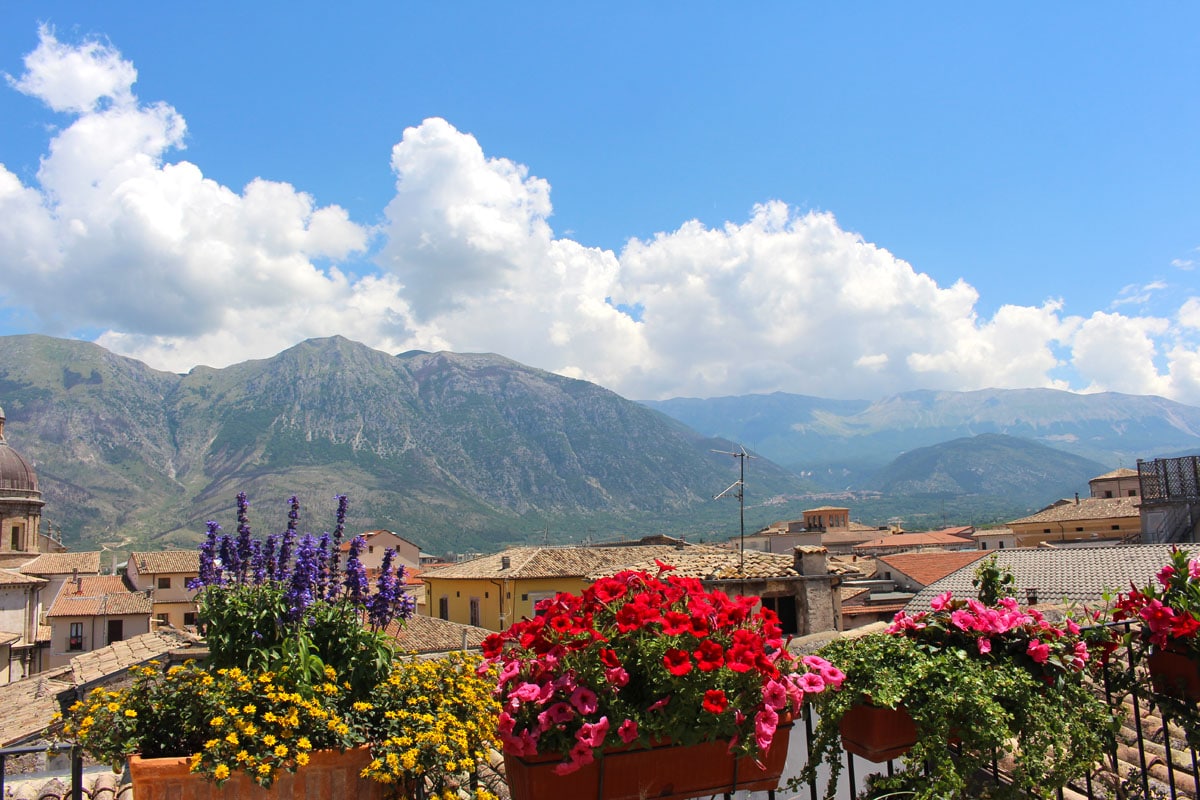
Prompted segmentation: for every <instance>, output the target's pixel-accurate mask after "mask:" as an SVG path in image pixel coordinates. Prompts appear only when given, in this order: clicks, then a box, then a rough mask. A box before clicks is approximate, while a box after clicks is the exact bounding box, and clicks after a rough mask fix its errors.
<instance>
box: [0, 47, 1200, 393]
mask: <svg viewBox="0 0 1200 800" xmlns="http://www.w3.org/2000/svg"><path fill="white" fill-rule="evenodd" d="M136 77H137V72H136V70H135V69H134V67H133V65H132V64H131V63H129V62H128V61H126V60H124V59H123V58H122V56H121V54H120V53H119V52H117V51H116V50H115V49H113V48H112V47H111V46H109V45H107V44H103V43H100V42H98V41H94V40H89V41H84V42H82V43H80V44H75V45H69V44H63V43H61V42H59V41H58V40H57V39H56V38H55V36H54V34H53V32H52V31H50V30H49V29H42V30H41V31H40V43H39V45H38V47H37V49H36V50H34V51H33V52H32V53H31V54H30V55H29V56H28V57H27V58H26V60H25V72H24V73H23V74H22V75H21V76H19V77H16V78H10V79H9V85H10V86H11V87H12V88H14V89H15V90H17V91H21V92H24V93H26V94H28V95H31V96H34V97H37V98H39V99H41V100H42V101H43V102H45V103H46V105H47V106H49V107H50V108H52V109H54V110H55V111H58V112H61V113H63V114H66V115H69V117H68V119H67V120H66V124H64V126H63V127H62V128H61V129H59V130H58V131H57V132H56V133H54V135H53V137H52V138H51V140H50V141H49V143H48V147H47V152H46V154H45V156H44V157H43V159H42V161H41V164H40V168H39V170H38V172H37V176H36V181H34V182H32V183H30V184H28V185H26V184H24V183H22V181H21V180H20V179H19V178H18V177H17V175H16V173H15V172H14V171H12V170H10V169H9V168H8V167H6V166H4V165H3V164H0V301H2V302H3V303H4V304H6V305H8V306H10V307H15V308H19V309H21V310H22V311H23V312H25V313H27V314H28V315H31V316H32V317H34V318H36V319H38V320H39V321H40V324H41V326H42V329H43V330H45V331H48V332H53V333H62V332H66V331H70V330H79V329H93V330H101V331H103V333H102V334H101V335H99V337H98V339H97V340H98V341H99V343H100V344H102V345H104V346H106V347H109V348H111V349H114V350H116V351H118V352H121V353H124V354H126V355H130V356H133V357H136V358H140V359H142V360H144V361H146V362H147V363H149V364H151V365H152V366H155V367H159V368H163V369H172V370H177V371H182V370H186V369H188V368H190V367H191V366H193V365H196V364H210V365H213V366H223V365H227V364H230V363H233V362H236V361H240V360H243V359H246V358H257V357H263V356H267V355H270V354H272V353H275V352H278V351H279V350H282V349H284V348H286V347H288V346H290V345H292V344H295V343H296V342H297V341H299V340H301V339H304V338H307V337H311V336H324V335H331V334H335V333H336V334H342V335H345V336H347V337H349V338H352V339H356V340H358V341H362V342H364V343H366V344H368V345H371V346H373V347H377V348H380V349H383V350H387V351H390V352H398V351H400V350H406V349H411V348H422V349H450V350H457V351H492V352H497V353H501V354H503V355H506V356H509V357H511V358H513V359H516V360H518V361H521V362H524V363H527V364H530V365H533V366H537V367H541V368H544V369H548V370H553V371H556V372H559V373H561V374H564V375H570V376H573V377H579V378H585V379H588V380H593V381H596V382H598V383H600V384H602V385H604V386H607V387H609V388H612V389H614V390H616V391H619V392H621V393H622V394H624V395H626V396H628V397H634V398H656V397H667V396H673V395H698V396H711V395H716V394H738V393H747V392H769V391H776V390H783V391H791V392H800V393H806V394H813V395H820V396H829V397H862V398H868V399H871V398H875V397H879V396H881V395H884V394H888V393H891V392H896V391H902V390H906V389H914V388H935V389H961V390H966V389H976V388H984V387H1028V386H1049V387H1058V388H1075V389H1080V390H1084V389H1086V390H1089V391H1100V390H1116V391H1129V392H1151V393H1157V394H1164V395H1167V396H1172V397H1178V398H1180V399H1185V400H1190V401H1192V402H1200V354H1198V353H1200V351H1198V349H1197V342H1196V341H1195V339H1196V337H1197V336H1200V333H1198V332H1200V299H1197V298H1189V299H1187V300H1186V301H1184V302H1182V303H1181V304H1180V307H1179V308H1178V311H1177V312H1176V313H1174V314H1172V315H1170V316H1171V320H1168V319H1167V318H1166V317H1150V316H1145V315H1143V316H1136V315H1133V314H1121V313H1111V312H1096V313H1094V314H1091V315H1090V316H1087V315H1086V314H1083V315H1080V314H1068V313H1067V311H1066V309H1065V307H1064V305H1063V303H1062V302H1061V301H1059V300H1047V301H1045V302H1043V303H1042V304H1040V305H1035V306H1019V305H1012V304H1008V305H1000V306H999V307H998V310H996V311H995V312H994V313H992V314H991V315H990V316H984V315H982V314H981V313H980V312H979V310H978V309H979V300H980V298H979V296H978V292H977V291H976V290H975V288H974V287H972V286H971V285H970V284H968V283H967V282H965V281H963V280H959V281H956V282H954V283H951V284H950V285H947V286H942V285H939V284H938V282H937V281H935V280H934V279H933V278H932V277H930V276H929V275H927V274H924V273H922V272H920V271H919V270H918V269H916V268H914V266H913V265H911V264H909V263H907V262H906V261H904V260H903V259H901V258H898V257H897V256H896V255H894V254H892V253H890V252H888V251H887V250H885V249H883V248H881V247H878V246H876V245H874V244H872V243H871V242H869V241H867V240H866V239H864V237H863V236H861V235H859V234H858V233H855V232H852V231H847V230H845V229H843V228H842V227H841V225H839V223H838V221H837V219H836V218H835V216H834V215H833V214H831V213H825V212H807V213H801V212H798V211H796V210H795V209H793V208H791V207H790V206H788V205H787V204H786V203H784V202H782V201H778V200H773V201H768V202H763V203H761V204H759V205H757V206H755V207H754V208H753V209H750V210H749V213H748V216H747V218H746V219H745V220H742V221H730V222H726V223H724V224H722V225H717V226H713V227H709V226H706V225H704V224H702V223H700V222H698V221H695V220H692V221H681V223H680V224H679V225H678V227H676V228H675V229H674V230H668V231H663V232H660V233H658V234H656V235H655V236H652V237H648V238H646V239H644V240H642V239H631V240H629V241H628V242H627V243H626V245H625V246H624V247H623V248H622V249H621V250H620V252H613V251H610V250H604V249H600V248H595V247H589V246H587V245H586V244H585V243H581V242H578V241H575V240H574V239H572V238H570V237H568V236H563V235H556V234H555V232H554V230H553V228H552V226H551V224H550V220H551V218H552V214H553V205H552V203H551V187H550V183H549V182H548V181H547V180H546V179H544V178H542V177H539V176H536V175H534V174H532V172H531V170H530V169H529V167H527V166H526V165H523V164H519V163H516V162H514V161H512V160H509V159H506V158H503V157H498V156H494V155H489V154H487V153H486V152H485V150H484V147H483V145H482V144H481V143H480V142H479V141H478V140H477V139H476V138H475V137H474V136H472V135H471V134H470V133H467V132H464V131H460V130H458V129H457V128H455V127H454V126H453V125H452V124H451V123H450V122H448V121H446V120H443V119H437V118H434V119H427V120H425V121H423V122H421V123H420V124H417V125H414V126H412V127H410V128H408V129H407V130H404V131H403V132H401V133H400V135H399V137H398V138H399V140H398V141H397V143H396V144H395V146H394V148H393V150H392V154H391V162H390V168H391V171H392V173H393V175H394V178H395V194H394V196H393V197H392V199H391V201H390V202H389V203H388V204H387V206H386V208H384V209H382V220H383V221H382V223H381V224H379V225H378V226H376V227H374V228H372V227H369V226H367V225H365V224H363V223H361V222H356V221H355V220H353V219H351V218H350V216H349V214H348V213H347V212H346V211H345V210H344V209H343V208H341V207H339V206H337V205H321V204H320V203H318V202H317V200H316V199H315V198H314V197H312V196H311V195H309V194H307V193H306V192H304V191H302V190H300V189H298V188H296V186H294V185H292V184H290V183H283V182H278V181H268V180H263V179H256V180H253V181H251V182H250V183H249V184H248V185H247V186H245V187H242V188H240V189H238V188H232V187H228V186H224V185H221V184H219V183H217V182H216V181H214V180H212V179H211V178H208V177H206V176H205V174H204V172H203V170H202V169H201V167H200V166H199V165H197V164H194V163H191V162H189V161H186V160H172V157H176V158H177V155H176V154H178V153H179V152H181V151H182V148H183V147H184V145H185V144H186V136H187V126H186V123H185V121H184V118H183V115H182V114H181V113H180V112H179V111H177V110H176V109H175V108H173V107H172V106H170V105H168V104H166V103H164V102H143V101H141V100H139V99H138V98H137V96H136V95H135V94H134V92H133V86H134V82H135V80H136ZM388 167H389V165H388V164H387V163H383V160H382V159H381V164H380V169H381V170H383V169H387V168H388ZM629 191H631V192H634V191H637V187H630V189H629ZM1165 288H1166V286H1165V284H1164V283H1163V282H1161V281H1154V282H1150V283H1146V284H1142V285H1132V286H1129V287H1126V289H1125V290H1122V291H1121V293H1120V294H1119V295H1118V297H1117V301H1116V302H1115V303H1114V306H1118V305H1127V306H1129V307H1131V308H1132V307H1136V306H1140V305H1141V304H1142V303H1144V302H1145V301H1146V300H1147V299H1148V298H1149V297H1150V295H1152V294H1155V293H1158V292H1162V290H1163V289H1165Z"/></svg>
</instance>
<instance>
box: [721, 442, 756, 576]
mask: <svg viewBox="0 0 1200 800" xmlns="http://www.w3.org/2000/svg"><path fill="white" fill-rule="evenodd" d="M712 452H714V453H720V454H722V455H726V456H733V457H734V458H736V459H737V460H738V479H737V481H736V482H735V483H734V484H733V485H732V486H729V487H728V488H727V489H725V491H723V492H721V493H720V494H715V495H713V500H720V499H721V498H722V497H724V496H725V495H727V494H729V493H730V492H731V491H734V490H736V492H735V494H734V496H735V497H736V498H737V499H738V521H739V525H740V531H741V534H740V535H741V540H740V546H739V547H738V573H739V574H740V575H742V576H745V574H746V459H747V458H754V456H752V455H750V454H749V453H747V452H746V448H745V447H742V446H741V445H740V444H739V445H738V449H737V452H730V451H728V450H713V451H712Z"/></svg>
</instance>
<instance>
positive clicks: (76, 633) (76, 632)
mask: <svg viewBox="0 0 1200 800" xmlns="http://www.w3.org/2000/svg"><path fill="white" fill-rule="evenodd" d="M67 649H68V650H82V649H83V623H82V622H72V623H71V635H70V636H69V637H68V638H67Z"/></svg>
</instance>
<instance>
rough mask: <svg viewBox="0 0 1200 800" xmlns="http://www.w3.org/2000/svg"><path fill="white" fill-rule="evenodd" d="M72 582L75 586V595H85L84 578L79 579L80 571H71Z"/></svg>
mask: <svg viewBox="0 0 1200 800" xmlns="http://www.w3.org/2000/svg"><path fill="white" fill-rule="evenodd" d="M71 582H72V583H74V584H75V594H83V578H81V577H79V570H78V569H73V570H71Z"/></svg>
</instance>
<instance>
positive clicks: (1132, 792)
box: [788, 623, 1200, 800]
mask: <svg viewBox="0 0 1200 800" xmlns="http://www.w3.org/2000/svg"><path fill="white" fill-rule="evenodd" d="M1108 627H1110V628H1115V629H1117V631H1118V632H1120V633H1128V632H1129V630H1130V626H1129V624H1128V623H1120V624H1116V625H1110V626H1108ZM1113 655H1114V657H1116V658H1118V659H1120V666H1117V664H1116V663H1112V664H1110V666H1109V667H1108V668H1107V669H1105V670H1104V671H1103V672H1102V673H1101V676H1100V677H1099V678H1098V679H1097V680H1096V691H1098V692H1101V693H1103V695H1104V697H1105V699H1106V701H1107V702H1108V704H1109V706H1110V707H1111V708H1112V709H1113V711H1114V713H1116V714H1119V715H1120V716H1121V718H1122V719H1123V724H1122V727H1121V731H1120V732H1119V733H1118V734H1117V735H1116V736H1115V737H1114V740H1113V742H1112V747H1111V749H1110V752H1109V753H1108V755H1107V756H1106V758H1105V760H1104V762H1102V763H1099V764H1097V765H1096V767H1095V768H1094V769H1093V771H1092V772H1091V773H1089V774H1088V775H1086V776H1084V777H1083V778H1081V779H1079V780H1077V781H1076V782H1074V783H1072V784H1071V785H1069V786H1068V787H1067V788H1066V789H1065V790H1060V791H1059V792H1058V797H1059V799H1060V800H1064V798H1078V797H1085V798H1089V800H1195V798H1200V757H1198V755H1197V751H1196V749H1195V748H1193V747H1190V746H1189V745H1188V744H1187V742H1186V740H1185V739H1184V736H1183V735H1182V733H1181V731H1182V730H1183V729H1184V728H1185V727H1187V726H1191V727H1192V728H1193V729H1200V707H1196V706H1194V704H1191V705H1189V708H1190V711H1187V712H1186V713H1185V714H1179V715H1174V714H1173V712H1172V710H1171V709H1175V710H1179V709H1180V708H1181V706H1179V705H1173V704H1172V703H1171V702H1167V701H1165V700H1164V699H1163V698H1157V697H1156V696H1155V695H1154V692H1153V689H1152V687H1151V682H1150V678H1149V676H1148V674H1146V672H1145V668H1144V666H1143V665H1141V664H1138V663H1136V661H1135V659H1134V656H1133V654H1132V653H1130V652H1128V651H1126V650H1125V649H1121V650H1118V651H1116V653H1114V654H1113ZM814 728H815V720H814V718H813V713H812V709H811V707H809V706H806V707H805V710H804V714H803V725H797V726H796V729H795V732H796V733H799V732H800V731H801V729H802V730H803V736H804V738H803V740H802V742H801V743H798V746H799V747H800V748H801V749H802V750H807V747H808V744H807V743H808V742H810V741H812V737H813V732H814ZM1196 738H1197V737H1193V741H1195V740H1196ZM951 747H953V746H951ZM799 755H800V756H801V758H802V757H803V753H801V754H799ZM842 759H843V762H842V763H843V769H842V771H841V777H840V778H839V780H838V785H837V786H836V787H835V795H834V796H835V797H836V798H838V800H850V799H851V798H854V797H856V796H858V794H859V793H860V792H861V791H862V789H863V785H864V779H865V778H866V777H867V776H868V775H870V774H874V773H881V774H884V775H887V776H892V775H894V774H896V772H897V771H898V770H899V769H901V768H903V767H904V765H903V764H902V763H900V762H899V761H889V762H886V763H884V764H876V763H873V762H870V761H867V760H865V759H862V758H860V757H857V756H854V755H852V754H850V753H846V752H843V753H842ZM791 766H792V764H791V763H790V762H789V771H791V769H790V768H791ZM795 771H796V772H798V770H795ZM980 777H981V779H982V780H984V781H991V782H994V783H996V784H1003V783H1004V782H1005V772H1004V769H1003V765H1002V764H1001V763H1000V762H999V761H998V760H996V759H993V760H992V765H991V768H990V770H989V771H988V774H987V775H984V776H980ZM826 788H827V787H826V785H825V783H824V781H823V779H818V780H817V781H815V782H813V783H809V784H803V785H801V787H800V793H799V794H796V793H793V794H789V795H788V796H789V797H808V798H809V800H821V798H823V797H824V796H825V792H826Z"/></svg>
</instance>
